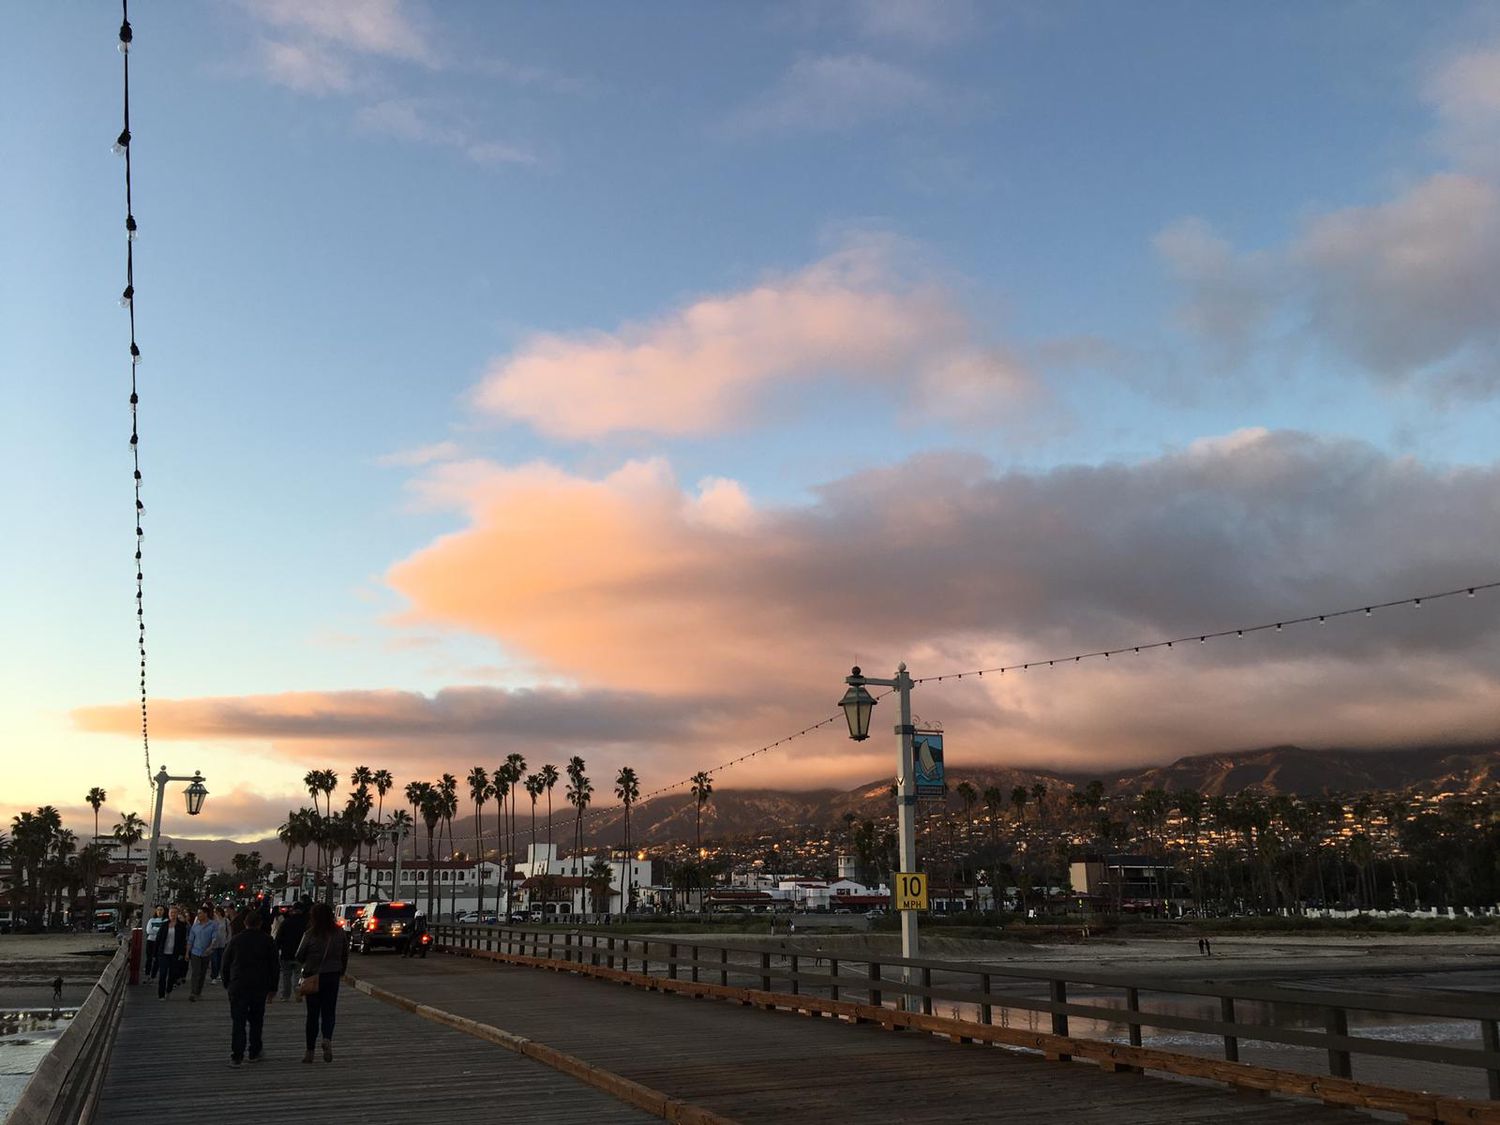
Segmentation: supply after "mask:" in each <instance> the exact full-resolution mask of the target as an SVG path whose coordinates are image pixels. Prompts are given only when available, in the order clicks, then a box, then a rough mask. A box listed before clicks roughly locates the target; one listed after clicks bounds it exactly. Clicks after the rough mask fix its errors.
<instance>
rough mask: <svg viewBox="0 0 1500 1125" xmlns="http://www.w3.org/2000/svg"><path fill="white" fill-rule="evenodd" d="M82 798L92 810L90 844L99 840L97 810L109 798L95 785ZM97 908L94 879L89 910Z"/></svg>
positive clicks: (97, 897)
mask: <svg viewBox="0 0 1500 1125" xmlns="http://www.w3.org/2000/svg"><path fill="white" fill-rule="evenodd" d="M84 800H85V801H87V802H88V803H89V808H91V809H93V810H94V837H93V839H92V840H90V841H89V844H90V846H92V845H94V844H97V843H98V842H99V810H100V809H101V808H103V807H104V802H105V801H107V800H109V794H108V793H106V792H105V791H104V790H103V789H101V788H99V786H97V785H96V786H94V787H93V788H92V789H90V790H89V792H88V796H86V797H85V798H84ZM95 869H96V870H97V865H95ZM97 909H99V881H98V880H97V879H95V880H93V881H92V882H91V883H90V884H89V912H90V913H93V912H94V911H95V910H97Z"/></svg>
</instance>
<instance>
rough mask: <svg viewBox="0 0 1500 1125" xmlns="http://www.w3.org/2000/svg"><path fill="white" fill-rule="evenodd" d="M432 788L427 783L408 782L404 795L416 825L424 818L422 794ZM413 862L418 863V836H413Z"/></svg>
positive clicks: (413, 834) (403, 791)
mask: <svg viewBox="0 0 1500 1125" xmlns="http://www.w3.org/2000/svg"><path fill="white" fill-rule="evenodd" d="M430 788H432V786H431V785H430V784H429V783H428V782H426V781H408V782H407V783H406V788H405V789H403V790H402V794H403V795H404V796H405V797H406V803H407V804H408V805H410V806H411V819H412V823H413V824H415V823H416V822H417V821H418V820H419V819H421V816H422V794H423V793H424V792H426V790H427V789H430ZM411 861H412V863H416V862H417V834H416V833H415V832H413V833H412V836H411Z"/></svg>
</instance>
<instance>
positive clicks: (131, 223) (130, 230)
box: [125, 215, 135, 242]
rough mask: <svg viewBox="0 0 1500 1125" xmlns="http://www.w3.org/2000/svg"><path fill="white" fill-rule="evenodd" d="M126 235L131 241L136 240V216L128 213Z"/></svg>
mask: <svg viewBox="0 0 1500 1125" xmlns="http://www.w3.org/2000/svg"><path fill="white" fill-rule="evenodd" d="M125 237H126V238H128V239H129V240H130V241H131V242H134V241H135V216H134V215H126V216H125Z"/></svg>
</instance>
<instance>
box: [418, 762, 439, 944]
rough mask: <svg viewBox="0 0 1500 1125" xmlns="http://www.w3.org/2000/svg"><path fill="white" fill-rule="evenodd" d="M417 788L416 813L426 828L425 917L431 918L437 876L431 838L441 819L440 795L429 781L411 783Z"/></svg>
mask: <svg viewBox="0 0 1500 1125" xmlns="http://www.w3.org/2000/svg"><path fill="white" fill-rule="evenodd" d="M413 784H414V785H416V786H417V800H416V805H417V812H418V814H419V815H420V816H421V818H422V823H423V824H425V825H426V826H427V917H428V918H429V919H431V918H432V888H433V884H434V883H435V882H436V880H435V879H434V878H433V876H434V875H436V874H437V872H436V870H435V869H434V865H433V861H434V859H435V858H436V857H435V856H434V854H433V847H432V837H433V833H434V832H436V830H437V826H438V822H439V821H441V820H442V819H443V805H442V794H441V793H440V792H439V791H438V788H437V786H435V785H433V784H432V782H430V781H417V782H413Z"/></svg>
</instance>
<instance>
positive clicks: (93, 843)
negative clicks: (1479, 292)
mask: <svg viewBox="0 0 1500 1125" xmlns="http://www.w3.org/2000/svg"><path fill="white" fill-rule="evenodd" d="M108 799H109V795H108V794H107V793H106V792H105V791H104V790H103V789H102V788H100V787H99V786H94V787H93V788H91V789H90V790H89V791H88V793H87V794H86V795H85V797H84V801H85V802H86V803H87V804H88V805H89V807H90V808H92V809H93V813H94V833H93V835H92V836H91V837H90V838H89V842H88V843H86V844H82V845H80V843H79V840H78V837H77V835H76V834H75V833H74V832H73V831H72V830H71V829H68V828H65V827H63V821H62V814H61V813H60V812H59V811H58V810H57V809H56V808H55V807H54V806H52V805H42V806H40V807H39V808H37V809H36V810H35V811H32V812H22V813H19V814H17V815H16V816H15V817H13V818H12V819H11V823H10V832H9V833H8V834H7V833H5V832H0V866H9V867H12V868H13V869H14V871H15V872H16V881H17V886H16V896H17V898H18V899H19V900H20V909H21V913H22V914H23V915H24V916H25V917H26V919H27V921H28V922H29V923H30V924H32V925H38V924H43V923H44V922H45V920H46V919H47V918H48V917H61V916H62V915H63V914H64V903H65V902H66V903H67V904H68V905H71V904H72V903H73V902H75V901H76V899H77V897H78V895H79V894H80V893H82V892H87V894H88V905H89V912H90V914H92V913H93V911H94V910H95V909H97V908H98V904H99V876H100V874H101V873H102V872H103V870H104V867H105V866H106V865H107V864H108V863H109V858H110V852H111V851H112V850H113V844H114V843H115V842H117V843H120V844H123V845H124V847H125V862H126V863H127V864H129V862H130V858H131V856H130V853H131V849H132V848H134V847H135V845H136V844H138V843H140V841H141V839H142V838H143V837H144V836H145V832H146V823H145V821H143V820H142V819H141V818H140V816H139V815H138V814H136V813H133V812H129V813H125V814H124V815H123V816H122V817H121V818H120V821H119V823H117V824H116V825H115V826H114V829H113V831H112V833H111V836H109V837H105V836H101V835H100V831H99V813H100V810H101V809H102V808H103V807H104V803H105V802H106V801H107V800H108Z"/></svg>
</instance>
